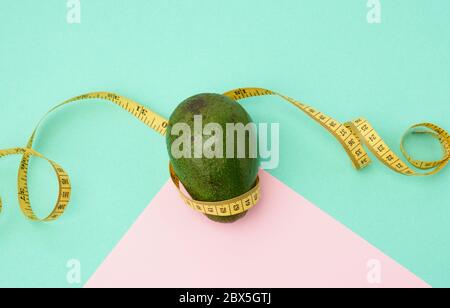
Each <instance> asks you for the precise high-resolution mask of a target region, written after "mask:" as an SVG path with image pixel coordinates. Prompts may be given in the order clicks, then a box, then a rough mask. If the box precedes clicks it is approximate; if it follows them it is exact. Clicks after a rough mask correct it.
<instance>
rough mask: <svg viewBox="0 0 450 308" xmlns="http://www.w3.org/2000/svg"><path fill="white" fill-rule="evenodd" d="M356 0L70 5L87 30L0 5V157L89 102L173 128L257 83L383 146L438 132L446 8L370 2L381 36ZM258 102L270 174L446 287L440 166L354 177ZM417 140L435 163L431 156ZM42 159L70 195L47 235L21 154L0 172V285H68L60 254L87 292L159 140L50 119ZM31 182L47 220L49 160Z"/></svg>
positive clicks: (144, 196)
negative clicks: (276, 152) (275, 156)
mask: <svg viewBox="0 0 450 308" xmlns="http://www.w3.org/2000/svg"><path fill="white" fill-rule="evenodd" d="M366 2H367V1H365V0H347V1H331V0H330V1H325V0H320V1H318V0H309V1H299V0H291V1H288V0H277V1H267V0H265V1H262V0H246V1H242V0H239V1H238V0H228V1H219V0H195V1H194V0H185V1H175V0H164V1H148V0H133V1H125V0H115V1H106V0H103V1H101V0H89V1H87V0H81V3H82V22H81V24H79V25H70V24H67V23H66V1H64V0H49V1H34V0H20V1H18V0H1V1H0V21H1V26H0V93H1V102H0V131H1V136H0V147H1V148H8V147H15V146H19V145H24V144H25V143H26V140H27V138H28V136H29V134H30V133H31V131H32V129H33V126H34V125H35V123H36V122H37V121H38V120H39V118H40V116H42V115H43V114H44V113H45V112H46V111H47V110H48V109H49V108H50V107H52V106H53V105H55V104H56V103H58V102H60V101H62V100H64V99H67V98H69V97H72V96H75V95H78V94H81V93H84V92H89V91H94V90H103V91H114V92H117V93H120V94H123V95H125V96H129V97H131V98H134V99H136V100H138V101H140V102H142V103H144V104H146V105H148V106H149V107H151V108H153V109H155V110H156V111H158V112H160V113H161V114H163V115H166V116H168V115H169V114H170V112H171V111H172V110H173V109H174V107H175V106H176V105H177V103H178V102H180V101H182V100H183V99H184V98H186V97H188V96H191V95H193V94H196V93H199V92H204V91H207V92H223V91H226V90H229V89H233V88H237V87H242V86H261V87H267V88H270V89H274V90H278V91H280V92H282V93H285V94H287V95H290V96H292V97H295V98H298V99H300V100H303V101H305V102H308V103H309V104H313V105H315V106H316V107H317V108H320V109H321V110H322V111H324V112H327V113H329V114H330V115H332V116H334V117H335V118H337V119H341V120H350V119H353V118H355V117H358V116H365V117H367V118H368V119H370V120H371V122H372V124H373V125H374V126H376V127H377V129H378V130H379V132H380V133H381V134H382V135H383V136H384V137H385V139H386V141H387V142H388V143H390V144H391V145H392V146H393V147H394V148H395V149H397V143H398V141H399V138H400V136H401V134H402V133H403V131H404V130H405V129H406V128H407V127H408V126H409V125H411V124H414V123H418V122H421V121H432V122H435V123H436V124H440V125H442V126H444V127H446V128H450V118H449V111H450V107H449V103H450V102H449V94H450V69H449V68H450V35H449V29H450V19H449V16H450V2H449V1H447V0H434V1H425V0H423V1H410V0H396V1H387V0H385V1H383V0H382V1H381V3H382V13H383V15H382V17H383V21H382V24H380V25H369V24H367V22H366V13H367V8H366ZM253 101H254V102H256V101H257V102H258V104H251V103H249V104H248V105H247V109H248V110H249V112H250V113H251V114H252V116H253V118H254V119H255V120H257V121H262V122H280V123H281V164H280V166H279V168H278V169H276V170H273V171H271V173H272V174H273V175H275V176H276V177H278V178H279V179H281V180H282V181H283V182H285V183H286V184H287V185H289V186H291V187H292V188H294V189H295V190H296V191H297V192H299V193H301V194H302V195H304V196H305V197H306V198H308V199H309V200H311V201H312V202H314V203H315V204H317V205H318V206H319V207H321V208H322V209H324V210H325V211H327V212H328V213H330V214H331V215H332V216H334V217H335V218H336V219H338V220H339V221H341V222H343V223H344V224H345V225H347V226H349V227H350V228H351V229H352V230H354V231H355V232H356V233H358V234H360V235H361V236H363V237H364V238H365V239H367V240H368V241H370V242H371V243H373V244H374V245H375V246H377V247H378V248H380V249H381V250H383V251H384V252H386V253H387V254H388V255H390V256H392V257H393V258H394V259H396V260H397V261H399V262H400V263H401V264H403V265H404V266H406V267H407V268H409V269H410V270H412V271H413V272H414V273H415V274H417V275H418V276H420V277H421V278H423V279H424V280H426V281H427V282H429V283H430V284H432V285H433V286H436V287H443V286H447V287H449V286H450V262H449V260H450V228H449V222H450V207H449V205H450V204H449V200H450V190H449V189H448V187H449V183H450V181H449V180H450V170H445V171H444V172H442V173H441V174H439V175H437V176H434V177H430V178H406V177H402V176H400V175H397V174H395V173H393V172H391V171H389V170H387V168H385V167H384V166H382V165H381V164H380V163H378V162H375V163H374V164H373V165H372V166H371V167H369V168H368V169H366V170H364V171H362V172H356V171H355V170H354V169H353V168H352V167H351V164H350V162H349V161H348V159H347V157H346V155H345V153H344V152H343V151H342V150H341V149H340V147H339V145H338V143H337V142H335V141H334V140H333V139H332V137H331V136H329V135H327V133H326V132H325V131H323V130H322V129H321V128H320V127H319V126H318V125H316V124H315V123H313V122H312V121H310V120H308V119H307V118H306V117H305V116H304V115H303V114H301V113H300V112H297V111H295V109H293V108H292V107H290V106H289V105H287V104H284V103H280V101H279V100H277V99H274V98H261V99H257V100H253ZM268 109H270V110H271V111H270V112H267V111H266V110H268ZM412 143H414V142H412ZM412 143H411V144H412ZM411 144H410V145H411ZM417 144H419V145H422V146H423V147H422V148H421V149H422V150H420V151H416V152H417V153H418V154H419V155H420V156H421V157H425V158H426V157H427V156H430V155H427V154H426V153H425V151H424V149H427V148H429V147H428V145H429V144H432V143H430V142H425V141H424V142H420V143H419V142H418V143H417ZM36 148H37V149H38V150H39V151H41V152H43V153H45V154H46V155H48V156H49V157H50V158H52V159H54V160H56V161H58V162H59V163H61V164H62V165H63V166H64V167H65V168H66V169H67V170H68V171H69V173H70V174H71V177H72V183H73V188H74V190H73V200H72V203H71V207H70V208H69V210H68V211H67V214H66V215H65V216H64V217H63V218H62V219H61V220H59V221H57V222H55V223H51V224H39V223H33V222H30V221H27V220H25V219H24V217H23V216H22V215H21V213H20V210H19V208H18V204H17V201H16V173H17V167H18V164H19V161H20V158H19V157H11V158H3V159H2V160H1V161H0V195H1V196H2V198H3V202H4V206H5V210H4V213H3V214H2V215H0V286H1V287H3V286H40V287H43V286H58V287H69V285H68V284H67V282H66V272H67V269H66V267H65V266H66V262H67V260H69V259H72V258H76V259H79V260H80V261H81V263H82V271H83V277H82V278H83V283H84V282H86V281H87V279H88V278H89V277H90V276H91V274H92V273H93V272H94V271H95V269H96V268H97V267H98V266H99V265H100V264H101V263H102V260H104V258H105V257H106V256H107V255H108V253H109V252H110V251H111V250H112V249H113V247H114V246H115V244H116V243H117V242H118V240H119V239H120V238H121V237H122V235H123V234H124V233H125V232H126V230H127V229H128V228H129V227H130V226H131V224H132V223H133V221H134V220H135V219H136V217H137V216H138V215H139V214H140V213H141V212H142V211H143V210H144V208H145V207H146V205H147V204H148V203H149V202H150V201H151V200H152V198H153V197H154V195H155V194H156V193H157V191H158V190H159V189H160V187H161V186H162V185H163V184H164V183H165V182H166V180H167V179H168V175H167V170H166V168H167V165H166V163H165V162H166V161H167V155H166V153H165V145H164V140H163V139H161V138H160V137H159V136H158V135H157V134H156V133H154V132H152V131H151V130H149V129H147V128H146V127H145V126H143V125H142V124H141V123H139V122H138V121H136V120H135V119H133V118H132V117H131V116H129V115H127V114H126V113H125V112H121V111H119V109H118V108H116V107H114V106H111V105H107V104H105V103H101V102H98V103H92V104H79V105H77V106H71V107H67V108H65V109H63V110H61V111H59V112H57V113H55V114H53V115H52V116H51V117H50V118H49V120H48V121H47V122H46V123H45V125H44V126H43V127H42V130H41V131H40V134H39V138H38V141H37V143H36ZM437 153H438V152H437V151H435V152H433V153H431V154H432V156H435V155H436V154H437ZM30 186H31V194H32V196H31V197H32V202H33V205H34V207H36V209H37V210H38V212H39V213H41V214H42V215H43V214H45V213H47V212H48V211H49V210H50V209H51V206H52V204H53V201H54V199H55V192H56V183H55V180H54V178H53V175H52V174H51V171H50V168H49V167H48V166H47V165H46V164H45V163H43V162H41V161H34V163H33V167H32V171H31V180H30ZM329 257H330V258H333V256H329Z"/></svg>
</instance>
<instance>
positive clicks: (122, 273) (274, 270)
mask: <svg viewBox="0 0 450 308" xmlns="http://www.w3.org/2000/svg"><path fill="white" fill-rule="evenodd" d="M261 184H262V199H261V202H260V203H259V204H258V205H257V206H256V207H255V208H254V209H252V210H251V211H250V212H249V213H248V215H247V216H246V217H245V218H244V219H242V220H240V221H238V222H236V223H234V224H229V225H224V224H217V223H214V222H211V221H209V220H208V219H207V218H205V217H204V216H203V215H201V214H199V213H196V212H194V211H193V210H192V209H190V208H188V207H187V206H186V205H184V204H183V203H182V201H181V200H180V198H179V196H178V193H177V192H176V190H175V188H174V186H173V184H172V183H171V182H168V183H167V184H166V185H165V186H164V187H163V188H162V189H161V191H160V192H159V193H158V195H157V196H156V197H155V198H154V200H153V201H152V202H151V203H150V205H149V206H148V208H147V209H146V210H145V211H144V213H143V214H142V215H141V216H140V217H139V219H138V220H137V221H136V223H135V224H134V226H132V228H131V229H130V230H129V232H128V233H127V234H126V235H125V237H124V238H123V239H122V240H121V241H120V243H119V244H118V245H117V247H116V248H115V249H114V250H113V251H112V253H111V254H110V256H109V257H108V258H107V259H106V260H105V261H104V263H103V264H102V265H101V266H100V268H99V269H98V270H97V272H96V273H95V274H94V275H93V277H92V278H91V279H90V281H89V282H88V283H87V285H86V287H188V288H189V287H197V288H201V287H236V288H245V287H255V288H264V287H429V286H428V285H427V284H426V283H425V282H423V281H422V280H420V279H419V278H417V277H416V276H414V275H413V274H412V273H410V272H409V271H408V270H406V269H405V268H404V267H402V266H401V265H399V264H398V263H396V262H395V261H393V260H392V259H390V258H389V257H387V256H386V255H384V254H383V253H382V252H380V251H379V250H378V249H376V248H374V247H373V246H372V245H370V244H369V243H367V242H366V241H365V240H364V239H362V238H361V237H359V236H357V235H356V234H354V233H353V232H352V231H350V230H349V229H347V228H346V227H344V226H343V225H342V224H340V223H339V222H337V221H336V220H334V219H333V218H332V217H330V216H329V215H327V214H326V213H324V212H323V211H321V210H320V209H319V208H317V207H316V206H314V205H312V204H311V203H310V202H308V201H307V200H305V199H304V198H303V197H301V196H300V195H299V194H297V193H296V192H294V191H293V190H291V189H290V188H289V187H287V186H286V185H285V184H283V183H281V182H280V181H278V180H277V179H276V178H274V177H272V176H271V175H269V174H268V173H266V172H261Z"/></svg>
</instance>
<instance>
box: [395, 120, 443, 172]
mask: <svg viewBox="0 0 450 308" xmlns="http://www.w3.org/2000/svg"><path fill="white" fill-rule="evenodd" d="M418 128H421V129H420V130H418ZM425 135H426V136H431V137H433V138H436V139H437V140H438V141H439V143H440V145H441V146H442V158H441V159H439V160H436V161H423V160H416V159H414V158H413V157H412V156H411V155H410V154H409V153H408V151H407V150H406V147H405V142H406V139H407V138H408V137H410V136H425ZM400 148H401V151H402V153H403V155H404V156H405V158H406V159H407V160H408V161H409V162H410V163H411V164H412V165H413V166H414V167H416V168H418V169H421V170H430V169H433V168H436V167H440V166H442V165H443V166H445V165H446V164H447V163H448V160H449V159H450V139H449V135H448V133H447V132H446V131H445V130H444V129H442V128H441V127H439V126H437V125H435V124H432V123H421V124H416V125H413V126H412V127H411V128H409V129H408V130H407V132H406V133H405V134H404V135H403V137H402V140H401V143H400Z"/></svg>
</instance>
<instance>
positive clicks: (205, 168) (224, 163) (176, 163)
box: [166, 94, 259, 223]
mask: <svg viewBox="0 0 450 308" xmlns="http://www.w3.org/2000/svg"><path fill="white" fill-rule="evenodd" d="M195 116H197V117H195ZM198 116H201V124H202V125H201V126H200V127H201V128H202V129H200V130H199V129H198V127H199V125H198V123H199V122H198V119H199V117H198ZM194 119H197V122H196V121H194ZM183 123H184V124H183ZM195 123H197V125H195ZM209 123H216V124H219V125H220V127H221V128H222V131H223V134H222V147H223V151H218V152H222V153H223V155H222V156H219V155H214V156H213V157H211V155H209V158H208V157H206V156H207V155H204V154H203V153H202V154H201V157H199V156H198V153H199V152H198V150H197V151H196V150H195V148H196V146H197V149H199V147H198V146H199V145H201V146H202V147H201V149H203V146H204V145H205V143H206V141H207V140H208V139H211V137H212V136H215V137H216V138H218V139H219V140H220V134H218V133H216V131H214V133H213V132H211V131H210V132H209V133H210V134H205V133H204V132H203V128H205V126H206V125H207V124H209ZM228 123H231V124H238V123H241V124H243V125H244V126H246V125H247V124H249V123H253V121H252V119H251V117H250V116H249V114H248V113H247V112H246V111H245V109H244V108H242V106H241V105H240V104H238V103H237V102H235V101H234V100H232V99H231V98H228V97H226V96H223V95H219V94H199V95H196V96H193V97H190V98H188V99H186V100H185V101H183V102H182V103H181V104H180V105H179V106H178V107H177V108H176V109H175V111H174V112H173V113H172V115H171V117H170V120H169V125H168V127H167V134H166V142H167V149H168V152H169V156H170V160H171V163H172V166H173V168H174V171H175V173H176V174H177V176H178V177H179V179H180V181H181V183H183V185H184V187H185V188H186V190H187V192H188V193H189V194H190V195H191V197H192V198H193V199H195V200H198V201H209V202H212V201H223V200H228V199H232V198H235V197H238V196H240V195H242V194H244V193H246V192H248V191H249V190H250V189H252V188H253V187H254V186H255V184H256V177H257V174H258V168H259V159H258V157H257V155H250V151H249V146H250V143H251V142H254V143H256V142H257V141H256V137H255V138H253V139H252V138H250V133H248V132H247V133H246V134H245V149H246V151H245V156H244V158H238V157H239V156H238V155H237V143H238V140H239V139H238V135H237V133H235V132H234V133H233V135H234V153H235V155H232V157H231V158H230V157H229V156H230V155H228V157H227V155H226V153H227V138H230V136H229V135H232V134H227V124H228ZM176 124H181V125H183V127H184V128H186V129H187V127H189V129H190V132H191V133H190V134H188V135H185V134H187V133H186V132H185V130H180V129H179V127H180V125H178V126H176ZM174 127H178V128H177V129H174ZM196 127H197V129H195V128H196ZM216 127H217V126H216ZM183 135H185V136H183ZM241 136H242V135H241ZM181 137H185V138H186V139H184V140H189V142H187V141H186V143H182V144H181V143H180V142H179V141H178V142H177V143H175V144H176V145H177V146H176V147H175V146H174V147H173V146H172V145H174V142H176V140H177V139H178V138H181ZM187 138H189V139H187ZM231 140H232V139H231ZM241 140H242V139H241ZM206 144H208V143H206ZM232 144H233V143H232V142H231V141H230V142H229V145H230V147H231V145H232ZM209 145H211V143H209ZM253 146H255V148H256V144H253ZM185 147H186V148H185ZM173 148H175V149H179V150H180V151H183V150H186V151H185V152H183V153H185V154H184V155H182V156H181V157H180V154H177V155H174V153H173V151H172V149H173ZM210 148H211V149H213V150H217V149H220V146H217V144H216V145H214V146H212V147H210ZM186 153H189V154H190V155H186ZM231 153H232V152H231ZM195 154H197V155H195ZM189 156H190V157H189ZM255 156H256V157H255ZM241 157H242V156H241ZM245 215H246V212H244V213H241V214H237V215H233V216H227V217H222V216H214V215H206V216H207V217H208V218H210V219H211V220H213V221H216V222H222V223H229V222H235V221H237V220H238V219H240V218H242V217H244V216H245Z"/></svg>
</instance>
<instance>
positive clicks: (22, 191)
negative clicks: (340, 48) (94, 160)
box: [0, 88, 450, 221]
mask: <svg viewBox="0 0 450 308" xmlns="http://www.w3.org/2000/svg"><path fill="white" fill-rule="evenodd" d="M224 95H225V96H228V97H230V98H232V99H234V100H236V101H239V100H243V99H246V98H250V97H257V96H267V95H272V96H278V97H280V98H282V99H284V100H285V101H287V102H289V103H291V104H292V105H294V106H295V107H297V108H298V109H300V110H301V111H303V112H304V113H305V114H307V115H308V116H309V117H311V118H312V119H313V120H314V121H316V122H317V123H319V124H320V125H322V126H323V127H324V128H325V129H326V130H327V131H328V132H329V133H330V134H332V135H333V136H334V137H335V138H336V139H337V140H338V141H339V143H340V144H341V145H342V147H343V148H344V150H345V151H346V153H347V155H348V156H349V157H350V159H351V161H352V163H353V165H354V166H355V168H356V169H358V170H359V169H362V168H364V167H366V166H368V165H369V164H370V163H371V159H370V157H369V155H368V153H367V151H366V150H365V148H364V146H365V147H366V148H367V149H368V150H369V151H370V152H372V153H373V154H374V155H375V157H376V158H377V159H378V160H380V161H381V162H382V163H383V164H384V165H386V166H387V167H388V168H390V169H392V170H393V171H395V172H398V173H400V174H403V175H407V176H428V175H433V174H436V173H438V172H439V171H441V170H442V169H443V168H444V167H445V166H446V165H447V164H448V162H449V160H450V135H449V134H448V133H447V132H446V131H445V130H444V129H442V128H440V127H439V126H437V125H434V124H431V123H421V124H417V125H414V126H412V127H411V128H410V129H409V130H408V131H407V132H406V133H405V135H404V136H403V138H402V140H401V144H400V149H401V152H402V153H403V155H404V156H405V158H406V160H407V161H408V162H409V163H411V165H412V166H414V167H416V168H418V169H421V170H430V171H427V172H423V173H420V172H416V171H414V170H413V169H411V168H410V167H409V166H408V165H407V164H406V163H405V162H404V161H403V160H402V159H400V157H398V156H397V155H396V154H395V153H394V152H393V151H392V150H391V149H390V148H389V146H388V145H387V144H386V143H385V142H384V141H383V139H382V138H381V137H380V135H379V134H378V133H377V132H376V131H375V129H374V128H373V126H372V125H370V123H369V122H368V121H367V120H365V119H363V118H359V119H356V120H354V121H350V122H346V123H343V124H342V123H340V122H339V121H337V120H335V119H333V118H331V117H330V116H327V115H325V114H324V113H322V112H320V111H319V110H317V109H315V108H314V107H312V106H308V105H305V104H303V103H301V102H298V101H296V100H294V99H292V98H290V97H288V96H285V95H282V94H279V93H276V92H273V91H271V90H267V89H262V88H241V89H237V90H233V91H229V92H226V93H225V94H224ZM94 99H101V100H105V101H109V102H112V103H114V104H115V105H118V106H120V107H121V108H122V109H124V110H126V111H128V112H129V113H131V114H132V115H133V116H134V117H136V118H137V119H138V120H140V121H141V122H143V123H144V124H146V125H147V126H148V127H150V128H151V129H153V130H155V131H156V132H158V133H160V134H161V135H163V136H164V135H165V134H166V129H167V126H168V120H167V119H165V118H164V117H162V116H160V115H159V114H157V113H155V112H154V111H152V110H150V109H149V108H147V107H144V106H143V105H141V104H139V103H137V102H135V101H133V100H131V99H128V98H126V97H123V96H120V95H117V94H114V93H108V92H96V93H89V94H85V95H81V96H77V97H74V98H72V99H69V100H67V101H65V102H63V103H61V104H60V105H58V106H56V107H54V108H53V109H51V110H50V111H49V112H48V113H47V114H46V115H45V116H44V117H43V118H42V119H41V121H40V122H39V123H38V125H37V126H36V128H35V130H34V131H33V133H32V135H31V137H30V139H29V141H28V143H27V145H26V146H25V147H21V148H13V149H7V150H0V158H1V157H3V156H9V155H22V161H21V163H20V166H19V174H18V199H19V205H20V208H21V210H22V212H23V214H24V215H25V216H26V217H27V218H29V219H31V220H34V221H52V220H56V219H58V218H59V217H60V216H61V215H62V214H63V213H64V211H65V210H66V208H67V206H68V204H69V201H70V195H71V185H70V178H69V175H68V174H67V173H66V172H65V171H64V169H63V168H62V167H61V166H60V165H59V164H57V163H56V162H54V161H52V160H50V159H48V158H46V157H45V156H44V155H42V154H40V153H39V152H37V151H35V150H34V149H33V148H32V147H33V141H34V139H35V137H36V133H37V131H38V129H39V127H40V125H41V123H42V122H43V121H44V120H45V118H46V117H47V115H48V114H50V113H51V112H53V111H55V110H56V109H59V108H61V107H63V106H66V105H68V104H71V103H75V102H80V101H84V102H89V101H91V100H94ZM410 133H415V134H428V135H430V136H432V137H434V138H436V139H437V140H438V141H439V142H440V144H441V145H442V148H443V156H442V158H441V159H440V160H437V161H421V160H415V159H413V158H412V157H411V156H410V155H409V154H408V152H407V151H406V149H405V147H404V140H405V138H406V136H407V135H409V134H410ZM32 156H35V157H38V158H41V159H44V160H46V161H47V162H48V163H49V164H50V165H51V166H52V167H53V169H54V171H55V174H56V177H57V180H58V185H59V190H58V199H57V202H56V205H55V207H54V209H53V211H52V212H51V213H50V215H49V216H47V217H46V218H43V219H40V218H38V217H37V216H36V214H35V213H34V212H33V209H32V207H31V203H30V199H29V194H28V185H27V178H28V168H29V161H30V158H31V157H32ZM170 175H171V178H172V181H173V183H174V184H175V186H176V188H177V189H178V190H179V192H180V195H181V197H182V200H183V201H184V202H185V203H186V204H187V205H188V206H190V207H191V208H192V209H194V210H196V211H198V212H201V213H204V214H210V215H216V216H230V215H236V214H239V213H242V212H245V211H247V210H249V209H250V208H251V207H253V206H254V205H256V204H257V202H258V201H259V199H260V185H259V180H257V183H256V185H255V187H254V188H252V189H251V190H250V191H249V192H247V193H245V194H243V195H242V196H239V197H236V198H233V199H230V200H224V201H220V202H203V201H197V200H193V199H192V198H190V197H189V196H187V195H186V194H185V193H183V191H182V188H181V185H180V180H179V179H178V177H177V176H176V174H175V172H174V171H173V168H171V167H170ZM1 210H2V202H1V199H0V212H1Z"/></svg>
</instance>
